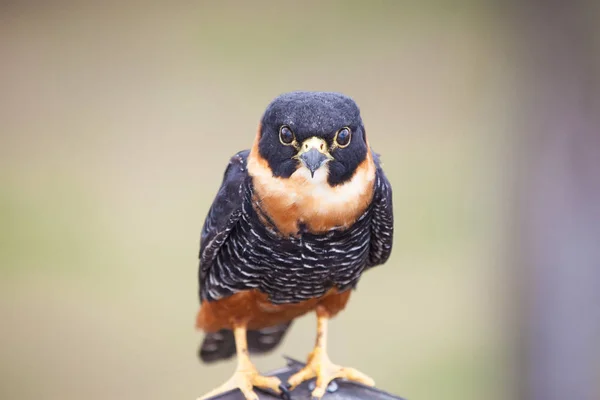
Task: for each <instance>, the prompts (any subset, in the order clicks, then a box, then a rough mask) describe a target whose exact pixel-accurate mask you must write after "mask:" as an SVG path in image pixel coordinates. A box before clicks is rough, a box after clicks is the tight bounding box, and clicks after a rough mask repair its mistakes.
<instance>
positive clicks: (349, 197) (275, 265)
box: [196, 91, 394, 400]
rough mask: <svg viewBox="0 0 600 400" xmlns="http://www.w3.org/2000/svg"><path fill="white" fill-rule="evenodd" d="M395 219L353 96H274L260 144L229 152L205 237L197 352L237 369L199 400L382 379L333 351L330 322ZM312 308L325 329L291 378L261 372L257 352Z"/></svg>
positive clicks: (379, 251) (382, 248) (319, 392)
mask: <svg viewBox="0 0 600 400" xmlns="http://www.w3.org/2000/svg"><path fill="white" fill-rule="evenodd" d="M393 219H394V218H393V207H392V187H391V184H390V182H389V180H388V179H387V177H386V175H385V174H384V172H383V168H382V163H381V161H380V156H379V155H378V154H377V153H375V152H374V151H373V150H372V149H371V146H370V145H369V141H368V140H367V134H366V131H365V127H364V124H363V121H362V117H361V114H360V109H359V107H358V105H357V104H356V102H355V101H354V100H353V99H352V98H351V97H349V96H347V95H345V94H341V93H336V92H313V91H294V92H288V93H283V94H281V95H279V96H277V97H276V98H275V99H274V100H272V101H271V103H270V104H269V105H268V106H267V108H266V110H265V111H264V114H263V116H262V118H261V119H260V123H259V124H258V129H257V132H256V136H255V138H254V142H253V144H252V147H251V149H249V150H244V151H240V152H238V153H237V154H235V155H234V156H233V157H231V159H230V161H229V164H228V165H227V167H226V169H225V173H224V175H223V180H222V183H221V186H220V188H219V190H218V192H217V195H216V197H215V198H214V201H213V203H212V205H211V207H210V209H209V211H208V215H207V216H206V218H205V220H204V225H203V227H202V230H201V234H200V254H199V258H200V260H199V261H200V262H199V268H198V279H199V297H200V308H199V311H198V313H197V316H196V328H197V329H199V330H201V331H204V333H205V336H204V339H203V342H202V344H201V346H200V348H199V351H198V353H199V357H200V359H201V360H202V361H203V362H206V363H212V362H215V361H218V360H224V359H228V358H231V357H233V356H234V355H237V368H236V370H235V372H234V374H233V376H232V377H231V378H230V379H229V380H228V381H226V382H225V383H224V384H223V385H221V386H219V387H218V388H216V389H214V390H212V391H210V392H209V393H207V394H206V395H204V396H203V397H201V399H207V398H210V397H213V396H216V395H218V394H221V393H224V392H227V391H229V390H233V389H236V388H238V389H240V390H241V392H242V394H243V395H244V397H245V398H246V399H247V400H256V399H258V396H257V394H256V392H255V391H254V387H257V388H262V389H267V390H269V389H270V390H272V391H274V392H275V393H277V394H279V395H281V396H283V397H284V398H285V397H286V396H287V397H288V398H289V393H290V392H291V391H292V390H293V389H294V388H295V387H297V386H298V385H300V384H301V383H302V382H304V381H306V380H309V379H313V378H316V384H315V388H314V390H313V391H312V397H313V399H320V398H322V397H323V395H324V394H325V392H326V390H327V387H328V385H329V383H330V382H331V381H332V380H333V379H336V378H342V379H348V380H351V381H356V382H359V383H362V384H365V385H369V386H373V385H374V381H373V379H372V378H370V377H369V376H367V375H365V374H364V373H362V372H360V371H358V370H357V369H354V368H349V367H342V366H339V365H337V364H334V363H333V362H332V361H331V360H330V358H329V356H328V354H327V334H328V322H329V320H330V319H331V318H333V317H334V316H336V314H338V313H339V312H340V311H342V310H343V309H344V308H345V306H346V304H347V302H348V300H349V297H350V294H351V292H352V290H353V289H356V287H357V283H358V281H359V279H360V278H361V276H362V274H363V273H364V272H365V271H367V270H369V269H370V268H372V267H375V266H378V265H381V264H383V263H385V262H386V261H387V260H388V258H389V257H390V254H391V251H392V243H393ZM309 312H314V313H315V314H316V317H317V334H316V341H315V347H314V349H313V350H312V351H311V352H310V353H309V356H308V360H307V363H306V365H305V366H304V367H303V368H302V369H301V370H300V371H298V372H297V373H296V374H294V375H292V376H291V377H290V378H289V379H288V380H287V382H281V381H280V380H279V379H278V378H277V377H270V376H263V375H261V374H260V373H259V371H258V370H257V368H256V367H255V366H254V364H253V363H252V361H251V360H250V354H261V353H267V352H270V351H271V350H273V349H274V348H275V347H276V346H277V345H278V344H279V343H280V342H281V341H282V339H283V338H284V336H285V334H286V332H287V331H288V330H289V329H290V326H291V324H292V322H293V320H294V319H296V318H298V317H300V316H302V315H304V314H307V313H309Z"/></svg>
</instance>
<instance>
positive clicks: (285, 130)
mask: <svg viewBox="0 0 600 400" xmlns="http://www.w3.org/2000/svg"><path fill="white" fill-rule="evenodd" d="M279 140H280V141H281V143H283V144H285V145H291V144H293V143H294V141H296V136H295V135H294V132H292V130H291V129H290V127H289V126H285V125H284V126H282V127H281V128H280V129H279Z"/></svg>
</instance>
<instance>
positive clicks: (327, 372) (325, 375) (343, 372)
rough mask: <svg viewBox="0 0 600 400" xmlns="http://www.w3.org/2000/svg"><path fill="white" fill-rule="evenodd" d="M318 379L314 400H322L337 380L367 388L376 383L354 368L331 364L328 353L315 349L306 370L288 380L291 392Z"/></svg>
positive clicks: (303, 369)
mask: <svg viewBox="0 0 600 400" xmlns="http://www.w3.org/2000/svg"><path fill="white" fill-rule="evenodd" d="M314 377H316V378H317V382H316V386H315V389H314V390H313V392H312V397H313V399H320V398H322V397H323V395H324V394H325V392H326V391H327V386H329V382H331V381H332V380H334V379H336V378H342V379H347V380H349V381H354V382H359V383H362V384H363V385H367V386H375V381H373V379H371V378H370V377H368V376H367V375H365V374H363V373H362V372H360V371H357V370H356V369H354V368H345V367H341V366H339V365H336V364H334V363H332V362H331V360H330V359H329V356H328V355H327V353H325V352H324V351H323V350H321V349H320V348H315V349H314V350H313V351H312V353H310V355H309V356H308V362H307V364H306V366H305V367H304V368H302V369H301V370H300V371H298V372H296V373H295V374H294V375H292V376H291V377H290V378H289V379H288V386H289V388H290V390H294V389H295V388H296V387H297V386H298V385H300V384H301V383H302V382H304V381H307V380H309V379H312V378H314Z"/></svg>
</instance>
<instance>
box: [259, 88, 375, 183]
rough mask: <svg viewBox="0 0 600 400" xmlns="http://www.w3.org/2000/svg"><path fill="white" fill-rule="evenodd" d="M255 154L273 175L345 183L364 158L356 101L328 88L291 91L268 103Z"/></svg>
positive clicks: (365, 145)
mask: <svg viewBox="0 0 600 400" xmlns="http://www.w3.org/2000/svg"><path fill="white" fill-rule="evenodd" d="M256 140H257V143H255V146H257V149H258V153H259V154H258V156H259V157H260V158H262V159H263V160H265V161H266V164H267V165H268V167H269V169H270V170H271V172H272V174H273V176H274V177H278V178H283V179H286V178H290V177H291V176H292V175H296V176H298V175H301V176H304V177H305V178H306V179H307V180H310V181H315V182H321V183H325V182H326V183H327V184H328V185H329V186H332V187H333V186H337V185H341V184H344V183H346V182H348V181H349V180H351V179H352V177H353V175H354V174H355V172H356V170H357V168H358V167H359V166H360V165H361V163H363V161H364V160H365V159H366V157H367V152H368V145H367V141H366V138H365V130H364V126H363V123H362V120H361V117H360V111H359V109H358V106H357V105H356V103H355V102H354V101H353V100H352V99H351V98H349V97H347V96H344V95H342V94H339V93H330V92H291V93H286V94H283V95H281V96H279V97H277V98H276V99H275V100H273V101H272V102H271V104H269V106H268V107H267V109H266V111H265V113H264V115H263V118H262V121H261V125H260V131H259V133H258V136H257V139H256Z"/></svg>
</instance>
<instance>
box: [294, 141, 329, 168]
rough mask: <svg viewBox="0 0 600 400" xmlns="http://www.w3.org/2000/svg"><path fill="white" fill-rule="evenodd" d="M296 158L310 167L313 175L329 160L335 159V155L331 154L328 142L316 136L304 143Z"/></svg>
mask: <svg viewBox="0 0 600 400" xmlns="http://www.w3.org/2000/svg"><path fill="white" fill-rule="evenodd" d="M295 158H298V159H299V160H300V162H302V164H304V166H305V167H306V168H308V170H309V171H310V175H311V176H313V177H314V176H315V172H316V171H317V170H318V169H319V168H321V166H322V165H324V164H325V163H326V162H327V161H329V160H333V157H332V156H331V154H329V148H328V146H327V142H326V141H325V140H323V139H321V138H318V137H314V136H313V137H311V138H310V139H306V140H305V141H304V143H302V146H301V147H300V151H298V154H296V156H295Z"/></svg>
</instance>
